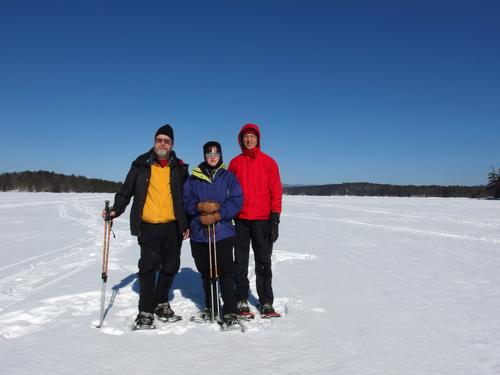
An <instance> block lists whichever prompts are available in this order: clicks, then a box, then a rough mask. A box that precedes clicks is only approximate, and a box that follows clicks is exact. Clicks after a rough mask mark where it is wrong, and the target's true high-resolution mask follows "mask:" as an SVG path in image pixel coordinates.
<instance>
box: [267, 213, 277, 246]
mask: <svg viewBox="0 0 500 375" xmlns="http://www.w3.org/2000/svg"><path fill="white" fill-rule="evenodd" d="M279 223H280V214H279V213H277V212H271V215H270V216H269V221H268V223H267V230H266V237H267V238H269V240H270V241H271V243H275V242H276V240H277V239H278V237H279Z"/></svg>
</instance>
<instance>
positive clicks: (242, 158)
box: [228, 124, 283, 317]
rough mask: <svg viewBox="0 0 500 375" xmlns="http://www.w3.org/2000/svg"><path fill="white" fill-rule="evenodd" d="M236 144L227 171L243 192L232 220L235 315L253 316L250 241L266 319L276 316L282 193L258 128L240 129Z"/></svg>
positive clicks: (275, 164)
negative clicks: (275, 259) (274, 259)
mask: <svg viewBox="0 0 500 375" xmlns="http://www.w3.org/2000/svg"><path fill="white" fill-rule="evenodd" d="M238 143H239V145H240V147H241V151H242V152H241V154H240V155H238V156H236V157H235V158H233V160H231V162H230V163H229V168H228V170H229V171H230V172H232V173H234V174H235V175H236V177H237V178H238V181H239V183H240V185H241V187H242V190H243V207H242V208H241V211H240V213H239V214H238V216H237V217H236V220H235V221H236V241H235V248H234V257H235V263H234V266H235V270H234V272H235V274H234V281H235V287H236V290H235V291H236V293H235V294H236V297H237V300H238V301H239V302H238V305H237V307H238V312H239V314H240V315H242V316H247V317H252V316H253V314H252V313H251V312H250V307H249V305H248V291H249V286H250V283H249V281H248V259H249V254H250V241H252V248H253V252H254V259H255V276H256V279H257V280H256V284H257V294H258V296H259V302H260V313H261V314H262V315H263V316H266V317H273V316H279V314H278V313H276V312H275V311H274V308H273V302H274V294H273V288H272V276H273V274H272V270H271V254H272V251H273V243H274V242H275V241H276V240H277V239H278V224H279V222H280V214H281V197H282V194H283V188H282V186H281V178H280V173H279V168H278V164H277V163H276V161H274V159H273V158H271V157H270V156H269V155H267V154H265V153H263V152H262V151H261V150H260V143H261V135H260V130H259V127H258V126H257V125H255V124H246V125H245V126H243V128H241V130H240V133H239V135H238Z"/></svg>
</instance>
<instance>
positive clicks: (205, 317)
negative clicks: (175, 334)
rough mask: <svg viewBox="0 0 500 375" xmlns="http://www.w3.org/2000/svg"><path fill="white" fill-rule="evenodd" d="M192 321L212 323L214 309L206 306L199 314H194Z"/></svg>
mask: <svg viewBox="0 0 500 375" xmlns="http://www.w3.org/2000/svg"><path fill="white" fill-rule="evenodd" d="M191 321H192V322H195V323H210V322H211V321H212V310H210V309H209V308H208V307H205V309H203V311H200V312H199V313H198V315H194V316H192V317H191Z"/></svg>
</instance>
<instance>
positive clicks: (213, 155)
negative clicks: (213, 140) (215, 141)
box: [205, 152, 220, 159]
mask: <svg viewBox="0 0 500 375" xmlns="http://www.w3.org/2000/svg"><path fill="white" fill-rule="evenodd" d="M205 157H206V158H207V159H208V158H220V153H219V152H207V153H206V154H205Z"/></svg>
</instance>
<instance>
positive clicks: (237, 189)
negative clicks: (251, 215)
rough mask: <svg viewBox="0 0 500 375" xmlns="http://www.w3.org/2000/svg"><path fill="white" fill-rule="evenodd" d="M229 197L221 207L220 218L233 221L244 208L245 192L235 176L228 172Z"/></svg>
mask: <svg viewBox="0 0 500 375" xmlns="http://www.w3.org/2000/svg"><path fill="white" fill-rule="evenodd" d="M227 174H228V187H227V189H228V196H227V198H226V199H225V200H224V202H222V203H221V205H220V216H221V218H222V220H231V219H233V218H234V217H235V216H236V215H238V213H239V212H240V210H241V207H242V206H243V191H242V190H241V186H240V184H239V182H238V179H237V178H236V176H235V175H234V174H232V173H231V172H228V173H227Z"/></svg>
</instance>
